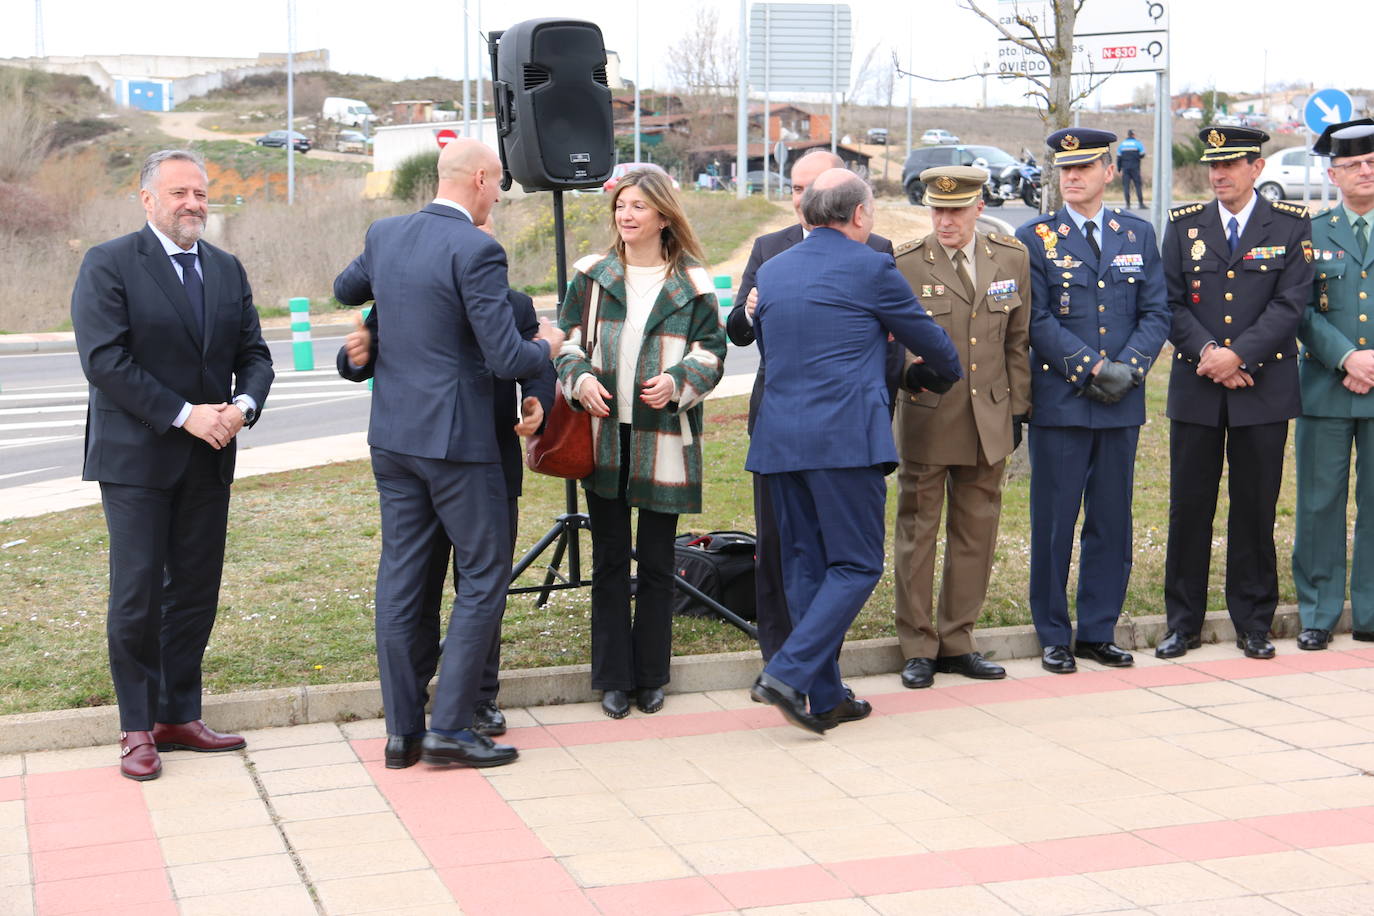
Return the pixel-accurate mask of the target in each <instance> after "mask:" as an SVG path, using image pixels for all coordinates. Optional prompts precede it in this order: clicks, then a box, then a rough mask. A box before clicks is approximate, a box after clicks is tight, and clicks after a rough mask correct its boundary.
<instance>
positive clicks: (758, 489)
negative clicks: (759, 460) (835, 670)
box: [753, 474, 792, 662]
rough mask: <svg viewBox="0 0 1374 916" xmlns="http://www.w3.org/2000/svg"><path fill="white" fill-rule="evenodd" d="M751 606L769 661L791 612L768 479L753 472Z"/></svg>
mask: <svg viewBox="0 0 1374 916" xmlns="http://www.w3.org/2000/svg"><path fill="white" fill-rule="evenodd" d="M753 477H754V526H755V528H756V529H757V530H756V531H755V538H756V541H755V544H754V608H755V611H756V614H757V620H756V621H755V622H756V623H757V625H758V628H759V652H761V653H762V654H763V660H764V662H767V661H769V660H770V659H771V658H772V657H773V655H774V654H775V653H776V652H777V651H778V649H779V648H781V647H782V644H783V642H784V641H785V640H786V639H787V634H789V633H791V632H792V616H791V613H790V612H789V611H788V609H787V595H786V593H785V591H784V590H783V584H782V559H781V558H782V544H781V542H780V541H779V540H778V520H777V516H775V515H774V514H773V498H772V496H770V495H769V493H768V480H767V478H765V477H764V476H763V475H762V474H754V475H753Z"/></svg>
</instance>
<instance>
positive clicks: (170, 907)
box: [70, 900, 181, 916]
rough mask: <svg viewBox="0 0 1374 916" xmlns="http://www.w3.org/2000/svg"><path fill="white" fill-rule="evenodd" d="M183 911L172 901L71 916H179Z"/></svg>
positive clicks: (82, 912) (82, 911) (93, 911)
mask: <svg viewBox="0 0 1374 916" xmlns="http://www.w3.org/2000/svg"><path fill="white" fill-rule="evenodd" d="M180 913H181V909H180V908H179V907H178V906H177V905H176V904H175V903H174V902H172V901H171V900H166V901H163V902H161V903H135V904H132V905H131V906H116V907H108V906H102V907H99V908H98V909H94V910H81V911H80V912H79V913H72V914H70V916H179V914H180Z"/></svg>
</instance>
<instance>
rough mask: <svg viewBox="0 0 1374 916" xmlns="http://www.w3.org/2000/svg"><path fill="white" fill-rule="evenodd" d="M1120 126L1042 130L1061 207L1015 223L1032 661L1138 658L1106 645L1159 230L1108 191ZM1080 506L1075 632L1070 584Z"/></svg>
mask: <svg viewBox="0 0 1374 916" xmlns="http://www.w3.org/2000/svg"><path fill="white" fill-rule="evenodd" d="M1114 140H1116V134H1113V133H1110V132H1108V131H1105V130H1092V129H1089V128H1082V129H1079V128H1069V129H1066V130H1061V131H1057V132H1055V133H1053V134H1051V135H1050V136H1049V137H1048V138H1046V141H1045V142H1046V143H1047V144H1048V145H1049V148H1050V149H1051V150H1052V151H1053V157H1054V164H1055V167H1056V168H1058V170H1059V188H1060V190H1061V192H1062V193H1063V195H1064V201H1065V206H1063V207H1061V208H1060V209H1059V211H1058V212H1056V213H1050V214H1046V215H1044V216H1041V217H1040V218H1039V219H1035V220H1032V221H1031V222H1029V223H1027V224H1026V225H1024V226H1022V227H1021V228H1020V229H1018V230H1017V231H1016V237H1017V238H1019V239H1020V240H1021V242H1022V244H1024V245H1025V246H1026V249H1027V250H1028V251H1029V252H1030V273H1031V319H1030V342H1031V428H1030V437H1029V438H1030V459H1031V485H1030V490H1031V493H1030V498H1031V570H1030V605H1031V618H1032V620H1033V621H1034V623H1035V632H1036V635H1037V636H1038V637H1039V638H1040V646H1041V650H1042V654H1041V659H1040V664H1041V665H1042V666H1043V667H1044V668H1045V669H1046V670H1047V671H1051V672H1053V673H1055V674H1069V673H1071V672H1073V671H1076V670H1077V667H1078V666H1077V663H1076V662H1075V661H1074V658H1075V656H1076V657H1078V658H1087V659H1092V660H1093V661H1095V662H1098V663H1099V664H1103V665H1108V666H1111V667H1118V668H1120V667H1127V666H1129V665H1131V664H1133V663H1134V661H1135V660H1134V659H1133V658H1132V657H1131V654H1130V653H1129V652H1126V651H1123V650H1122V649H1120V648H1119V647H1117V645H1116V643H1115V642H1114V639H1115V633H1116V621H1117V618H1118V617H1119V616H1120V614H1121V604H1122V602H1123V601H1124V600H1125V598H1126V583H1127V582H1128V581H1129V579H1130V575H1131V493H1132V488H1133V484H1132V480H1133V474H1134V471H1135V451H1136V443H1137V441H1138V439H1139V437H1140V427H1141V425H1142V424H1143V423H1144V422H1145V387H1144V381H1145V373H1146V372H1148V371H1149V370H1150V366H1151V364H1153V362H1154V360H1155V357H1156V356H1158V355H1159V348H1160V347H1161V346H1163V345H1164V339H1165V337H1166V336H1168V333H1169V303H1168V298H1167V294H1166V292H1165V286H1164V271H1163V267H1162V265H1161V262H1160V258H1159V249H1158V248H1157V247H1156V245H1155V232H1154V229H1153V227H1151V225H1150V224H1149V223H1148V222H1146V221H1145V220H1143V219H1140V218H1139V217H1137V216H1134V215H1132V214H1130V213H1127V212H1123V211H1122V210H1119V209H1114V210H1111V211H1108V210H1107V208H1106V207H1104V206H1103V205H1102V195H1103V193H1104V192H1105V190H1106V187H1107V185H1108V183H1110V182H1111V180H1112V172H1113V169H1112V164H1111V146H1110V144H1111V143H1112V142H1113V141H1114ZM1080 507H1081V508H1082V510H1083V530H1082V535H1081V554H1080V568H1079V575H1078V600H1077V608H1078V633H1077V639H1076V640H1074V649H1073V651H1072V652H1071V651H1070V650H1069V644H1070V641H1071V639H1072V637H1073V636H1074V631H1073V624H1072V623H1071V622H1070V620H1069V606H1068V597H1067V595H1066V592H1065V590H1066V587H1067V584H1068V577H1069V559H1070V555H1071V554H1072V552H1073V536H1074V528H1075V526H1076V525H1077V522H1078V515H1079V509H1080Z"/></svg>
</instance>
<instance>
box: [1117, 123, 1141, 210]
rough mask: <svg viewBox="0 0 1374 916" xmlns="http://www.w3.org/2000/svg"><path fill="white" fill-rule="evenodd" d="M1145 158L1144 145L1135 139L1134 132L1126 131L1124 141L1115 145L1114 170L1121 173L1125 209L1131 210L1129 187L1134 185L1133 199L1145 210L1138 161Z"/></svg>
mask: <svg viewBox="0 0 1374 916" xmlns="http://www.w3.org/2000/svg"><path fill="white" fill-rule="evenodd" d="M1144 158H1145V144H1144V143H1141V142H1140V141H1139V140H1137V139H1136V138H1135V131H1133V130H1128V131H1126V139H1125V140H1122V141H1121V142H1120V143H1118V144H1117V145H1116V170H1117V171H1118V172H1120V173H1121V190H1122V191H1123V192H1124V193H1125V195H1126V209H1128V210H1129V209H1130V208H1131V185H1132V184H1134V185H1135V199H1136V200H1137V201H1139V203H1140V209H1142V210H1144V209H1145V197H1144V195H1143V193H1142V191H1141V189H1142V187H1143V185H1142V184H1141V182H1140V160H1142V159H1144Z"/></svg>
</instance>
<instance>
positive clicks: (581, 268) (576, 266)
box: [573, 254, 606, 274]
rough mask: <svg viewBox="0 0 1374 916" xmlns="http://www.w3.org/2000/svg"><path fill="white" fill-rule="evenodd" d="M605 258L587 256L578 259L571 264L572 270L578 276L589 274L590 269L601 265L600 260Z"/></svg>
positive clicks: (602, 255)
mask: <svg viewBox="0 0 1374 916" xmlns="http://www.w3.org/2000/svg"><path fill="white" fill-rule="evenodd" d="M604 257H606V256H605V255H604V254H589V255H587V256H586V257H582V258H578V259H577V261H576V262H574V263H573V270H575V271H577V272H578V273H580V274H585V273H590V272H591V269H592V268H593V267H595V266H596V265H597V264H599V263H601V259H602V258H604Z"/></svg>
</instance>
